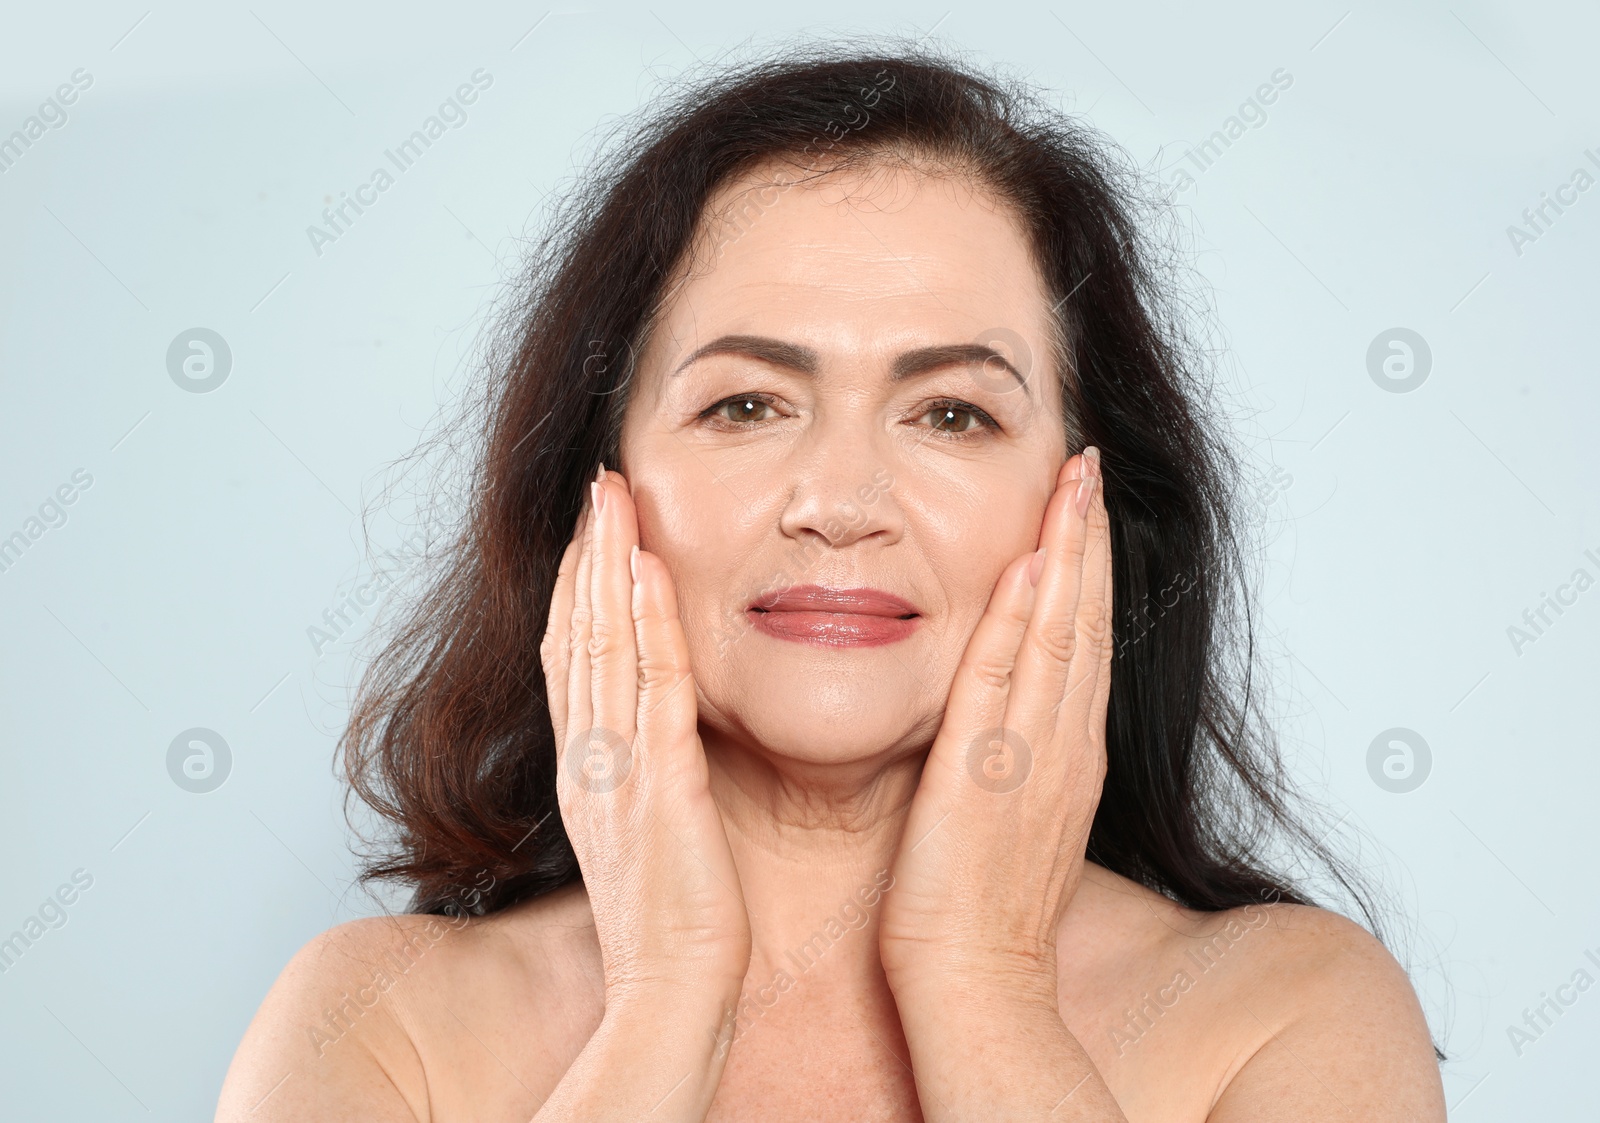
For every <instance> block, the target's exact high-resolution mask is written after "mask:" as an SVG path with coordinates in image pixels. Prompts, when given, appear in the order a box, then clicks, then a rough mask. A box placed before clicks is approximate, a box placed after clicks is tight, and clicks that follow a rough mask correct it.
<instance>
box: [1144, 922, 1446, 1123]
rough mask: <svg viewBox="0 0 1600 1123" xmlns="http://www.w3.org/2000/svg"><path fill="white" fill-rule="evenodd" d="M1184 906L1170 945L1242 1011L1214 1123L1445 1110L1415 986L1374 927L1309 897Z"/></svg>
mask: <svg viewBox="0 0 1600 1123" xmlns="http://www.w3.org/2000/svg"><path fill="white" fill-rule="evenodd" d="M1174 908H1175V911H1176V912H1177V913H1178V914H1179V916H1180V917H1181V918H1182V921H1179V922H1177V923H1175V926H1174V927H1175V929H1176V930H1175V931H1174V932H1173V934H1172V936H1171V937H1170V939H1171V942H1172V943H1173V945H1174V946H1175V947H1177V946H1181V947H1182V948H1183V951H1184V955H1185V957H1186V958H1187V959H1188V960H1189V961H1190V962H1191V963H1192V964H1194V968H1195V971H1196V973H1197V975H1200V976H1204V975H1211V974H1215V976H1216V978H1217V979H1218V980H1219V982H1220V986H1219V994H1220V995H1222V996H1223V1001H1225V1002H1228V1003H1231V1004H1234V1005H1235V1007H1236V1009H1235V1012H1234V1017H1233V1018H1232V1019H1231V1024H1232V1025H1233V1026H1234V1028H1235V1033H1236V1035H1237V1041H1238V1044H1239V1048H1238V1049H1237V1051H1236V1055H1235V1056H1234V1058H1233V1059H1232V1061H1231V1062H1230V1063H1229V1065H1228V1066H1227V1068H1226V1069H1225V1070H1224V1071H1223V1072H1222V1073H1221V1075H1220V1077H1219V1079H1218V1082H1217V1090H1216V1100H1215V1103H1214V1105H1213V1107H1212V1110H1211V1113H1210V1114H1209V1116H1208V1117H1207V1118H1208V1119H1210V1120H1212V1121H1213V1123H1247V1121H1252V1120H1265V1119H1279V1118H1283V1117H1284V1115H1285V1114H1289V1115H1292V1116H1293V1117H1295V1118H1297V1119H1304V1120H1318V1119H1333V1118H1339V1119H1345V1118H1351V1117H1354V1118H1361V1119H1369V1120H1389V1119H1393V1120H1407V1121H1416V1120H1429V1119H1438V1120H1442V1119H1444V1118H1445V1105H1444V1090H1443V1085H1442V1082H1441V1080H1440V1075H1439V1066H1438V1061H1437V1058H1436V1055H1435V1053H1434V1049H1433V1039H1432V1037H1431V1035H1430V1033H1429V1029H1428V1024H1427V1019H1426V1017H1425V1016H1424V1014H1423V1011H1422V1007H1421V1004H1420V1003H1419V1002H1418V1000H1417V995H1416V991H1415V990H1414V989H1413V987H1412V985H1411V980H1410V979H1409V977H1408V976H1407V975H1406V972H1405V969H1404V968H1403V967H1402V966H1401V965H1400V963H1399V962H1398V961H1397V960H1396V959H1395V957H1394V956H1393V955H1392V954H1391V953H1390V952H1389V950H1388V949H1387V948H1386V947H1384V945H1383V944H1382V943H1381V942H1379V941H1378V939H1377V938H1376V937H1374V936H1373V935H1372V933H1370V932H1368V931H1367V930H1366V929H1365V928H1363V927H1362V926H1361V925H1359V924H1356V923H1355V922H1354V921H1351V920H1349V919H1347V918H1346V917H1343V916H1340V915H1339V914H1338V913H1335V912H1330V911H1328V910H1326V909H1322V908H1316V907H1313V906H1309V905H1294V904H1285V903H1264V904H1259V905H1257V904H1250V905H1245V906H1243V907H1242V908H1236V909H1231V910H1228V911H1226V912H1220V913H1209V914H1207V913H1192V912H1187V911H1186V910H1181V909H1176V906H1174ZM1183 921H1186V922H1187V923H1186V924H1185V923H1183ZM1240 1012H1242V1015H1243V1016H1242V1017H1241V1016H1239V1015H1240Z"/></svg>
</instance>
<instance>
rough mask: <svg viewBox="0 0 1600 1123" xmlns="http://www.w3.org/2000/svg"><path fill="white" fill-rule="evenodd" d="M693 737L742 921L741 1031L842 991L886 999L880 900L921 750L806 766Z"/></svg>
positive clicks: (919, 767) (711, 735)
mask: <svg viewBox="0 0 1600 1123" xmlns="http://www.w3.org/2000/svg"><path fill="white" fill-rule="evenodd" d="M702 739H703V741H704V744H705V746H706V759H707V762H708V764H709V766H710V783H711V793H712V797H713V798H714V799H715V800H716V802H717V806H718V808H719V810H720V811H721V813H722V820H723V824H724V826H725V828H726V829H727V832H728V843H729V846H730V848H731V849H732V852H733V858H734V863H735V865H736V866H737V867H738V870H739V881H740V887H741V889H742V890H743V893H744V899H745V905H746V908H747V910H748V912H749V916H750V934H751V945H752V946H751V955H750V971H749V974H748V975H747V977H746V986H745V1001H744V1003H743V1006H742V1008H741V1011H740V1018H739V1021H740V1025H741V1032H743V1027H744V1026H745V1025H746V1024H747V1023H748V1024H755V1023H760V1022H766V1021H775V1020H776V1018H775V1017H774V1015H776V1014H777V1013H778V1011H779V1010H782V1011H784V1016H793V1015H794V1014H795V1013H796V1012H797V1011H798V1010H799V1009H800V1008H802V1007H812V1006H813V1003H814V1001H815V1000H816V999H818V998H822V997H825V996H830V995H836V994H838V993H839V992H840V991H841V990H845V991H848V992H850V993H852V994H856V995H862V994H867V995H872V994H878V995H880V996H881V997H883V998H887V997H888V993H889V992H888V985H887V982H886V981H885V980H884V976H883V968H882V966H881V964H880V962H879V958H878V928H879V919H880V917H881V915H882V911H883V893H884V891H885V889H887V888H888V887H889V886H890V885H891V883H892V882H891V869H892V866H893V864H894V858H895V855H896V853H897V852H898V850H899V846H900V839H901V834H902V831H903V829H904V825H905V821H906V815H907V813H908V811H909V808H910V802H911V797H912V795H913V793H914V792H915V791H916V786H917V782H918V780H919V779H920V777H921V775H922V764H923V761H924V759H925V757H926V753H925V752H916V753H912V754H909V755H901V756H899V757H898V758H885V759H882V760H851V761H848V762H844V763H816V762H813V761H803V760H796V759H793V758H790V757H777V756H774V755H772V754H769V753H765V752H760V751H754V750H752V749H751V748H750V747H748V746H745V745H735V744H732V743H730V742H727V741H725V740H723V739H721V738H719V737H718V736H717V735H715V734H714V733H712V732H710V731H708V730H704V729H703V730H702ZM813 1008H814V1007H813Z"/></svg>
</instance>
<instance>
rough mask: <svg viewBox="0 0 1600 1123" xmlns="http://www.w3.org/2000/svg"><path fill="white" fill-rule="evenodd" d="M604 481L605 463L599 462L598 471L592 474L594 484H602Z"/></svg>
mask: <svg viewBox="0 0 1600 1123" xmlns="http://www.w3.org/2000/svg"><path fill="white" fill-rule="evenodd" d="M605 479H606V462H605V461H604V460H602V461H600V470H599V471H598V472H596V473H595V474H594V482H595V483H604V482H605Z"/></svg>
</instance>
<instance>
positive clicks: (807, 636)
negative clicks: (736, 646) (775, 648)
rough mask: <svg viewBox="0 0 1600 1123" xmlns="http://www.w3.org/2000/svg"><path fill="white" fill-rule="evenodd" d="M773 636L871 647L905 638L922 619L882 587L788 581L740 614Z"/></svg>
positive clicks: (912, 606) (805, 641) (914, 607)
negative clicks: (803, 583) (842, 586)
mask: <svg viewBox="0 0 1600 1123" xmlns="http://www.w3.org/2000/svg"><path fill="white" fill-rule="evenodd" d="M745 615H746V616H747V617H748V618H749V620H750V623H751V625H752V626H753V627H754V628H755V629H756V630H757V631H759V632H762V633H764V634H766V635H769V636H772V637H773V638H774V639H784V640H790V641H792V642H796V643H813V644H822V645H825V646H830V647H876V646H878V645H880V644H885V643H894V642H896V641H898V640H902V639H905V638H906V637H907V636H909V635H910V634H911V633H912V632H914V631H915V630H916V628H917V624H918V622H919V621H920V620H921V619H922V617H921V615H920V614H919V613H918V612H917V609H916V606H915V605H913V604H912V603H911V602H910V601H907V600H906V599H905V598H903V597H897V596H895V595H894V594H893V593H887V592H884V591H883V590H882V589H867V588H854V589H830V588H824V587H823V586H821V585H792V586H790V587H789V588H787V589H782V590H779V591H778V592H775V593H771V594H769V595H767V596H764V597H761V598H760V599H758V600H757V601H756V603H754V604H752V605H751V606H750V608H749V609H748V610H747V612H746V614H745Z"/></svg>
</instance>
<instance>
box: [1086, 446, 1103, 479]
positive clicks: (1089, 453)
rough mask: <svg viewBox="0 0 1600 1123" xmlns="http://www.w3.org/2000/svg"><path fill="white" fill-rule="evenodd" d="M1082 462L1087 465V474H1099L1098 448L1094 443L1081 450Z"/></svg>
mask: <svg viewBox="0 0 1600 1123" xmlns="http://www.w3.org/2000/svg"><path fill="white" fill-rule="evenodd" d="M1083 462H1084V464H1086V465H1087V466H1088V468H1087V473H1086V474H1087V475H1091V476H1096V477H1098V476H1099V475H1100V450H1099V448H1097V447H1096V446H1094V445H1090V446H1089V447H1088V448H1086V449H1084V450H1083Z"/></svg>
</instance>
